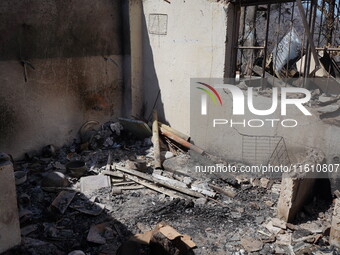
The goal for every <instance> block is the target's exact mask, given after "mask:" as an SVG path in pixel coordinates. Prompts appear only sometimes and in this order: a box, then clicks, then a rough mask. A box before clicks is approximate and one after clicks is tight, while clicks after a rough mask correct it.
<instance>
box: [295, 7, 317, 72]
mask: <svg viewBox="0 0 340 255" xmlns="http://www.w3.org/2000/svg"><path fill="white" fill-rule="evenodd" d="M296 3H297V6H298V8H299V11H300V15H301V19H302V23H303V26H304V28H305V31H306V33H307V37H308V41H309V45H310V48H311V52H312V54H313V58H314V61H315V69H314V70H313V71H312V73H311V74H312V75H314V73H315V72H316V71H318V70H319V69H320V62H319V58H318V53H317V52H316V50H315V45H314V41H313V36H312V34H311V31H310V28H309V25H308V22H307V18H306V13H305V10H304V9H303V6H302V2H301V0H296Z"/></svg>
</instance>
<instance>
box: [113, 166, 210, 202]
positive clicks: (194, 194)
mask: <svg viewBox="0 0 340 255" xmlns="http://www.w3.org/2000/svg"><path fill="white" fill-rule="evenodd" d="M116 170H118V171H121V172H123V173H125V174H130V175H133V176H137V177H139V178H142V179H145V180H147V181H150V182H153V183H156V184H158V185H161V186H163V187H166V188H168V189H172V190H175V191H178V192H181V193H183V194H186V195H189V196H191V197H196V198H200V197H204V196H203V195H202V194H200V193H198V192H195V191H193V190H190V189H188V188H181V187H174V186H172V185H169V184H167V183H165V182H164V181H161V180H157V179H156V178H154V177H152V176H150V175H148V174H145V173H141V172H138V171H135V170H131V169H126V168H123V167H119V166H116ZM140 184H142V183H140ZM142 185H143V184H142Z"/></svg>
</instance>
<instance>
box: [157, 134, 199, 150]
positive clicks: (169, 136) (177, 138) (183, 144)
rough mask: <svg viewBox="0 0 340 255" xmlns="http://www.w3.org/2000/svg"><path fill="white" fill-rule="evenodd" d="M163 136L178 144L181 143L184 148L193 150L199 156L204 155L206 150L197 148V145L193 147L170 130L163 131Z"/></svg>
mask: <svg viewBox="0 0 340 255" xmlns="http://www.w3.org/2000/svg"><path fill="white" fill-rule="evenodd" d="M161 133H162V135H165V136H166V137H168V138H170V139H171V140H174V141H175V142H176V143H179V144H180V145H182V146H184V147H185V148H188V149H190V150H193V151H195V152H197V153H199V154H201V155H202V154H203V153H204V150H202V149H201V148H199V147H197V146H196V145H193V144H192V143H189V142H188V141H186V140H184V139H182V138H180V137H179V136H177V135H175V134H173V133H172V132H170V131H168V130H163V131H161Z"/></svg>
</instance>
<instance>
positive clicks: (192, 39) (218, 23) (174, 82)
mask: <svg viewBox="0 0 340 255" xmlns="http://www.w3.org/2000/svg"><path fill="white" fill-rule="evenodd" d="M170 2H171V3H170V4H169V3H167V2H166V1H164V0H143V11H144V31H143V34H144V38H143V68H144V73H143V74H144V93H145V102H147V105H146V111H145V116H146V117H148V116H149V114H150V112H151V109H152V106H153V103H154V101H155V99H156V96H157V92H158V90H159V89H160V90H161V95H160V100H161V102H159V103H158V104H157V109H158V111H159V115H160V118H162V116H163V117H164V116H165V119H166V121H168V122H169V123H170V125H171V126H172V127H174V128H176V129H178V130H180V131H182V132H183V133H187V134H189V121H190V118H189V113H190V107H189V103H190V98H189V95H190V93H189V92H190V89H189V87H190V78H195V77H205V78H206V77H208V78H209V77H223V71H224V61H225V41H226V25H227V24H226V9H227V5H226V4H223V3H217V2H214V1H208V0H173V1H170ZM153 13H158V14H166V15H168V23H167V34H166V35H157V34H150V33H149V30H150V28H151V27H152V24H151V23H150V20H149V15H150V14H153ZM162 108H164V109H162ZM163 110H164V112H163Z"/></svg>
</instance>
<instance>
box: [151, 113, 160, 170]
mask: <svg viewBox="0 0 340 255" xmlns="http://www.w3.org/2000/svg"><path fill="white" fill-rule="evenodd" d="M158 130H159V129H158V114H157V111H156V110H154V111H153V123H152V143H153V149H154V152H153V154H154V165H155V168H156V169H159V168H162V162H161V149H160V145H159V131H158Z"/></svg>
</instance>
